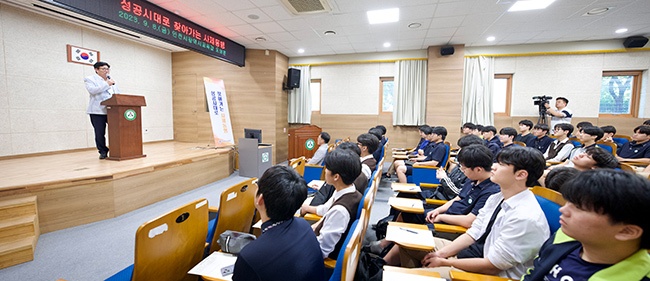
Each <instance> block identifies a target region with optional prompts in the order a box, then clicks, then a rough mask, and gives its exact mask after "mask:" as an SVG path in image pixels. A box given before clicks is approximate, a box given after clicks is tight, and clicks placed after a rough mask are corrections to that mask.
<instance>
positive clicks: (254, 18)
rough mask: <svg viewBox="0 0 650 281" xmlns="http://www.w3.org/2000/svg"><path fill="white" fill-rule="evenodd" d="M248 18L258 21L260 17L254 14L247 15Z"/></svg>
mask: <svg viewBox="0 0 650 281" xmlns="http://www.w3.org/2000/svg"><path fill="white" fill-rule="evenodd" d="M248 18H249V19H252V20H258V19H260V16H258V15H256V14H250V15H248Z"/></svg>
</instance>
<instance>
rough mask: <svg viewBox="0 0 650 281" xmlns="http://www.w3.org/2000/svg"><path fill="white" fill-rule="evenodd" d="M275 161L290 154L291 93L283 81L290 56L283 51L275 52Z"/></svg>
mask: <svg viewBox="0 0 650 281" xmlns="http://www.w3.org/2000/svg"><path fill="white" fill-rule="evenodd" d="M275 59H276V62H275V82H274V84H275V93H276V94H275V106H276V108H275V112H276V116H275V123H276V125H277V127H276V128H275V142H276V145H275V153H274V155H275V163H280V162H282V161H284V159H287V158H288V157H287V156H288V154H289V139H288V138H287V132H288V130H289V119H288V118H289V117H288V114H289V108H288V104H289V95H288V93H287V92H286V91H284V90H282V82H283V80H284V77H285V76H286V75H287V74H286V73H287V68H288V67H289V58H288V57H287V56H285V55H283V54H281V53H278V52H275Z"/></svg>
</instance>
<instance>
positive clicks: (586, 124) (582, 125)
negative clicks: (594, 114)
mask: <svg viewBox="0 0 650 281" xmlns="http://www.w3.org/2000/svg"><path fill="white" fill-rule="evenodd" d="M593 126H594V125H593V124H591V122H589V121H582V122H578V124H576V129H575V130H574V132H577V133H580V131H582V129H583V128H586V127H593Z"/></svg>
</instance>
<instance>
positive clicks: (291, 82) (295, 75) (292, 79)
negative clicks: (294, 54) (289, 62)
mask: <svg viewBox="0 0 650 281" xmlns="http://www.w3.org/2000/svg"><path fill="white" fill-rule="evenodd" d="M287 88H289V89H295V88H300V69H297V68H289V73H288V74H287Z"/></svg>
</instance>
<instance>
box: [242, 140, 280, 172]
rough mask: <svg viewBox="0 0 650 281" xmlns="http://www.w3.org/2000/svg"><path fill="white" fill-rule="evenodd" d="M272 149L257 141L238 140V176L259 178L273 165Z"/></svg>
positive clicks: (268, 145)
mask: <svg viewBox="0 0 650 281" xmlns="http://www.w3.org/2000/svg"><path fill="white" fill-rule="evenodd" d="M272 152H273V147H272V146H271V145H270V144H264V143H258V142H257V139H243V138H242V139H239V175H240V176H242V177H250V178H260V177H262V174H264V171H266V169H268V168H271V166H272V165H273V161H272V159H273V158H272V156H273V154H272Z"/></svg>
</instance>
